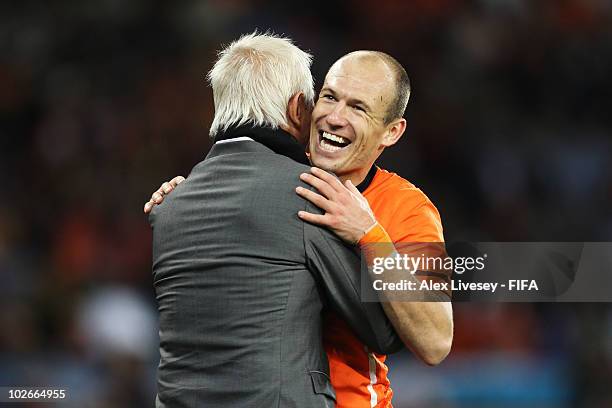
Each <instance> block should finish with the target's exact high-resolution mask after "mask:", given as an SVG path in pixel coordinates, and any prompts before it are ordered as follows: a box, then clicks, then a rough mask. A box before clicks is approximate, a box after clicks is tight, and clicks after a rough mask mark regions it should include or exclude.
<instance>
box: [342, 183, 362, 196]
mask: <svg viewBox="0 0 612 408" xmlns="http://www.w3.org/2000/svg"><path fill="white" fill-rule="evenodd" d="M344 185H345V186H346V188H348V189H349V191H350V192H351V193H353V194H357V195H361V191H359V190H358V189H357V187H355V185H354V184H353V182H352V181H351V180H346V181H345V182H344Z"/></svg>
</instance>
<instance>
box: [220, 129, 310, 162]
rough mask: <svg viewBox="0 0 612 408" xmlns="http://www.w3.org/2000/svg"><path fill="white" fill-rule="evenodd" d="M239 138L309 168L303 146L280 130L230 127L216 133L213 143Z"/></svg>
mask: <svg viewBox="0 0 612 408" xmlns="http://www.w3.org/2000/svg"><path fill="white" fill-rule="evenodd" d="M241 136H246V137H250V138H251V139H253V140H254V141H256V142H258V143H261V144H262V145H264V146H266V147H267V148H269V149H270V150H272V151H273V152H274V153H276V154H281V155H283V156H287V157H289V158H290V159H292V160H295V161H296V162H298V163H302V164H305V165H306V166H310V161H308V157H306V153H304V146H302V145H300V144H299V143H298V142H297V140H295V139H294V138H293V136H291V135H290V134H289V133H287V132H285V131H284V130H282V129H270V128H266V127H261V126H251V125H243V126H232V127H230V128H229V129H227V130H226V131H225V132H223V133H218V134H217V136H215V142H218V141H220V140H228V139H234V138H236V137H241Z"/></svg>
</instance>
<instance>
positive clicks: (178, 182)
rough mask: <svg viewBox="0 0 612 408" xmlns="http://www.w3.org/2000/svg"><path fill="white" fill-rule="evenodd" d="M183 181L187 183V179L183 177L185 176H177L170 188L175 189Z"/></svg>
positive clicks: (171, 181)
mask: <svg viewBox="0 0 612 408" xmlns="http://www.w3.org/2000/svg"><path fill="white" fill-rule="evenodd" d="M183 181H185V177H183V176H176V177H175V178H173V179H172V180H170V186H171V187H172V188H174V187H176V186H178V185H179V184H181V183H182V182H183Z"/></svg>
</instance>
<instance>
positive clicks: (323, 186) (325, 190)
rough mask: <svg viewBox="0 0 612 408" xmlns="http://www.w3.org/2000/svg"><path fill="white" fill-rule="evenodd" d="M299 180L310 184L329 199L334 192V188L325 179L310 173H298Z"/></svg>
mask: <svg viewBox="0 0 612 408" xmlns="http://www.w3.org/2000/svg"><path fill="white" fill-rule="evenodd" d="M300 180H302V181H303V182H304V183H308V184H310V185H311V186H313V187H314V188H316V189H317V190H319V192H320V193H321V194H323V195H324V196H325V197H327V198H329V199H332V198H333V197H334V196H335V194H336V190H335V189H334V188H333V187H332V186H331V185H330V184H329V183H328V182H327V181H325V180H322V179H320V178H318V177H316V176H314V175H312V174H309V173H302V174H300Z"/></svg>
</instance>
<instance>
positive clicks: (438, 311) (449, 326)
mask: <svg viewBox="0 0 612 408" xmlns="http://www.w3.org/2000/svg"><path fill="white" fill-rule="evenodd" d="M377 228H379V230H378V231H373V233H372V234H370V235H376V234H379V235H380V236H379V237H378V238H375V239H374V241H375V242H372V241H370V242H361V243H360V244H361V249H362V252H363V256H364V257H365V259H366V262H367V265H368V266H372V265H373V264H374V258H392V259H394V258H395V257H397V256H399V255H398V252H397V250H396V248H395V246H394V244H393V243H391V242H390V239H388V236H386V232H385V231H384V229H382V227H380V226H377ZM385 241H386V242H385ZM432 245H436V244H432ZM400 252H405V251H400ZM368 269H369V271H370V278H371V279H372V280H378V281H381V283H382V284H383V285H384V284H385V283H395V282H401V281H404V282H406V283H408V284H411V285H412V287H413V288H419V286H420V284H421V282H422V281H421V280H419V279H418V278H417V277H416V276H414V274H413V273H410V271H407V270H406V269H400V268H396V267H393V268H385V269H384V272H383V273H377V274H375V273H374V272H373V268H371V267H370V268H368ZM413 272H414V271H413ZM379 293H380V295H381V296H380V300H381V303H382V306H383V309H384V311H385V313H386V315H387V317H388V318H389V320H390V321H391V323H392V324H393V326H394V328H395V330H396V332H397V334H398V335H399V337H400V338H401V339H402V341H403V342H404V344H405V345H406V346H407V347H408V348H410V349H411V350H412V351H413V352H414V353H415V354H416V355H417V356H418V357H419V358H420V359H422V360H423V361H424V362H425V363H426V364H429V365H436V364H439V363H440V362H441V361H442V360H444V358H445V357H446V356H447V355H448V353H449V352H450V349H451V345H452V340H453V312H452V305H451V302H450V301H449V296H448V294H447V293H445V292H443V291H435V290H426V291H420V290H415V291H413V292H411V293H410V296H411V298H410V299H411V300H414V301H396V300H392V299H391V300H390V299H387V296H386V295H385V293H384V291H382V292H379ZM419 300H421V301H419Z"/></svg>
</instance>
